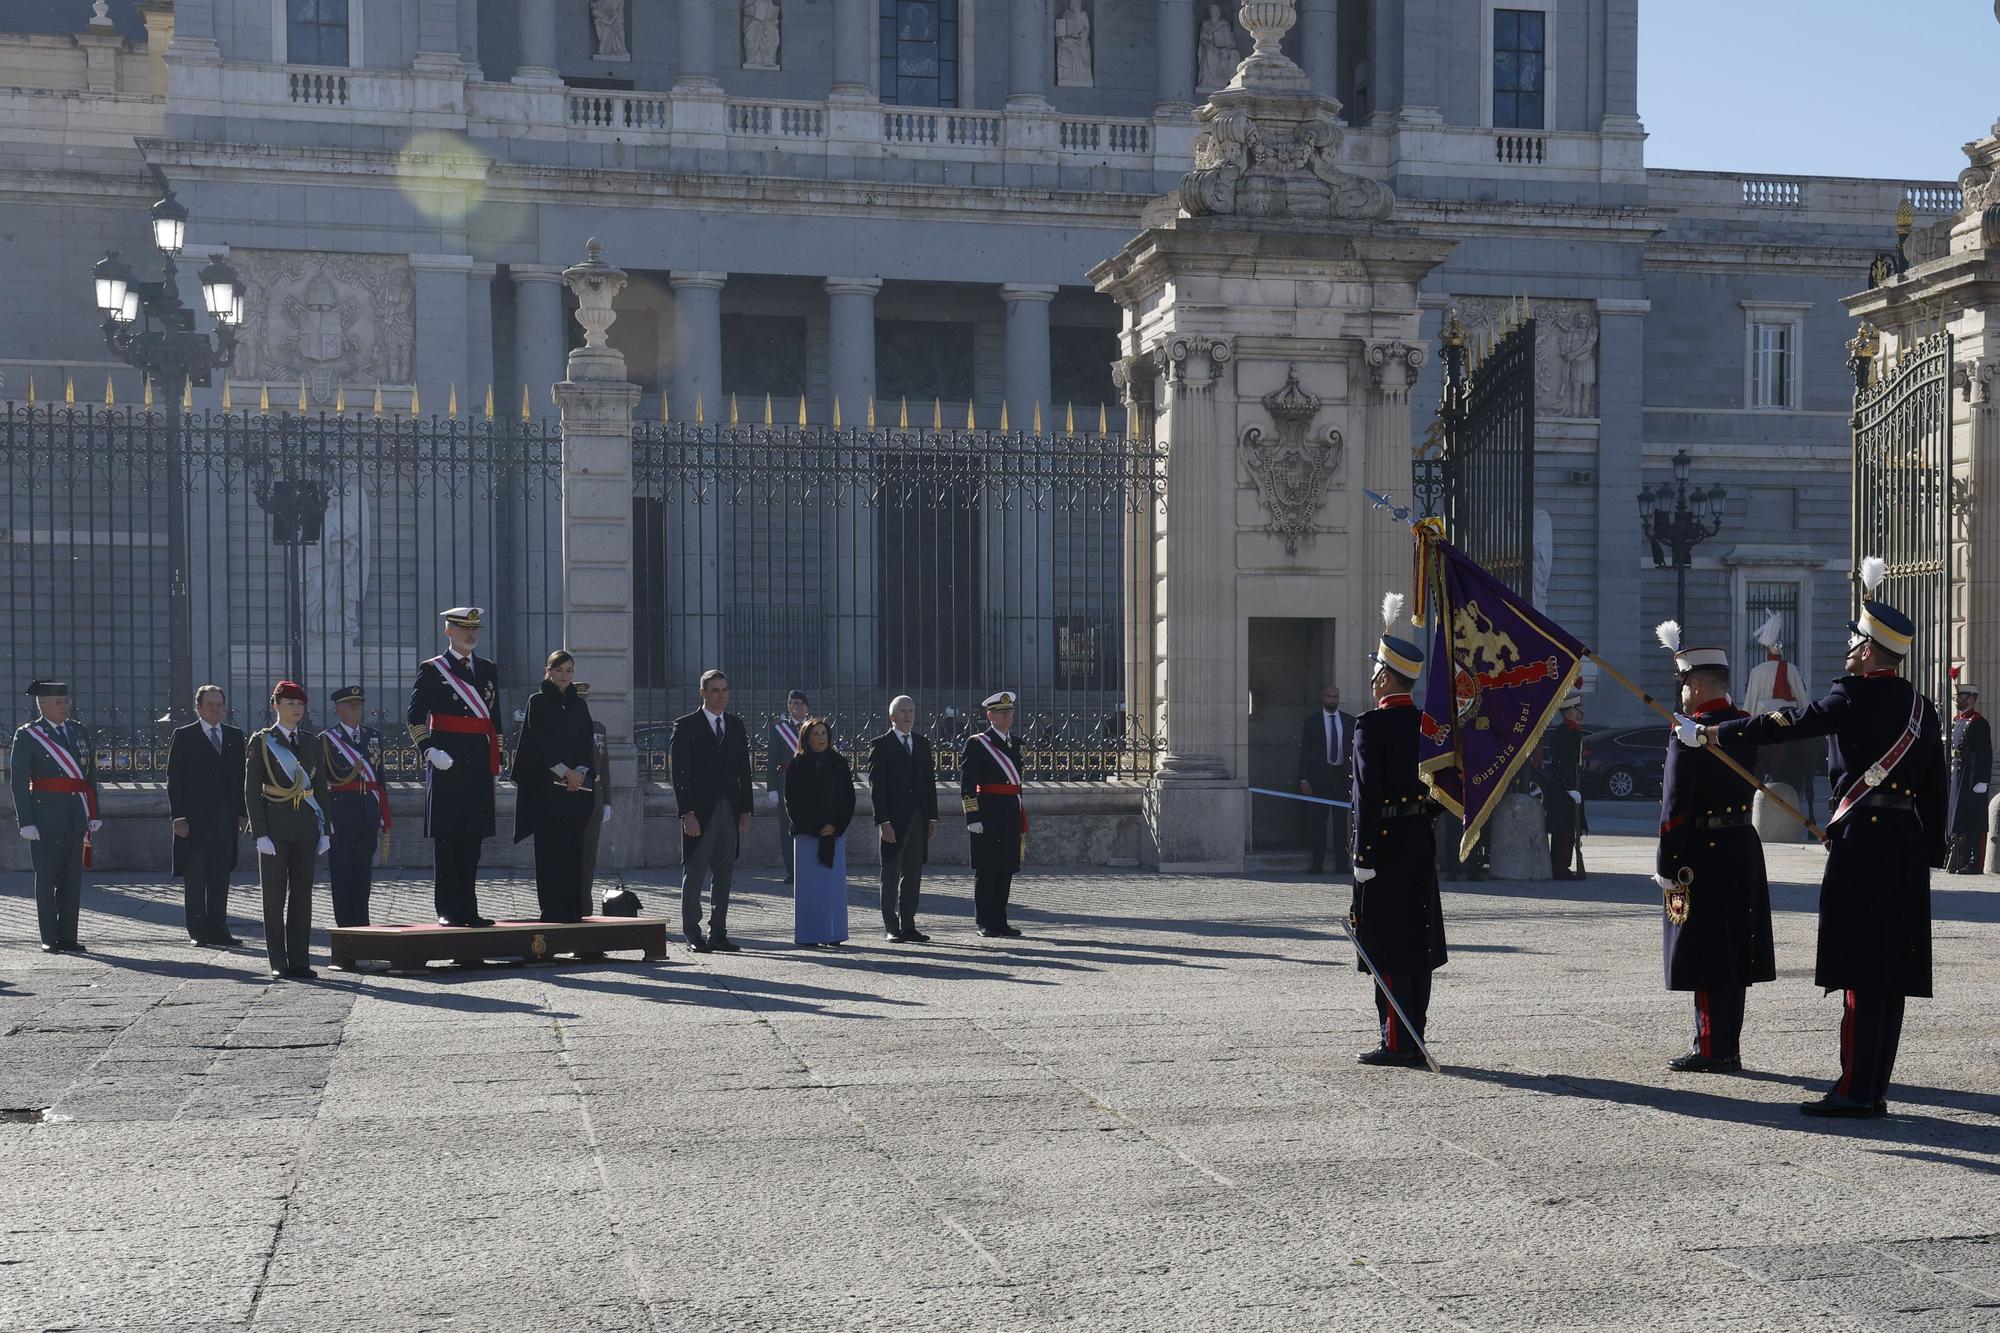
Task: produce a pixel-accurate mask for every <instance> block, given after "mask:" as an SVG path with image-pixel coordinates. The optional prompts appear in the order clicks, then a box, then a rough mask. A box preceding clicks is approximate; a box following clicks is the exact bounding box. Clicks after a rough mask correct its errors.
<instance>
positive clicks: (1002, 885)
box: [958, 690, 1028, 939]
mask: <svg viewBox="0 0 2000 1333" xmlns="http://www.w3.org/2000/svg"><path fill="white" fill-rule="evenodd" d="M1014 704H1015V698H1014V693H1013V691H1011V690H1001V691H999V692H997V693H995V694H992V695H989V696H987V699H986V721H987V723H988V724H989V725H988V726H987V728H986V730H984V731H975V732H973V733H972V735H970V736H968V737H967V738H966V741H965V749H964V751H963V752H962V753H961V754H960V756H959V762H958V775H959V778H958V792H959V799H960V804H962V805H963V806H964V808H965V832H966V835H967V837H968V838H969V840H970V841H971V843H972V914H973V916H974V918H975V919H976V920H977V921H978V923H979V933H980V934H981V935H984V936H987V937H988V938H1002V939H1013V938H1016V937H1018V936H1019V935H1020V933H1021V932H1020V931H1019V930H1018V929H1016V928H1015V927H1014V926H1012V925H1010V924H1009V923H1008V921H1007V903H1008V900H1009V899H1010V898H1012V897H1013V893H1014V876H1015V874H1017V873H1018V872H1019V871H1020V869H1021V854H1022V852H1023V851H1024V850H1025V848H1026V846H1027V841H1028V814H1027V810H1026V808H1025V807H1024V806H1023V805H1022V804H1021V742H1020V740H1019V739H1018V738H1017V737H1015V735H1014Z"/></svg>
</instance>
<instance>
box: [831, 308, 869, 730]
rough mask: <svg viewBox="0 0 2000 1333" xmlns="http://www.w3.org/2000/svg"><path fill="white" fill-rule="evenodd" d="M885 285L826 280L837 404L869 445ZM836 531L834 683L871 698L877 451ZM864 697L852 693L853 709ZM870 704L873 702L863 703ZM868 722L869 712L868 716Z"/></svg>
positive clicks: (853, 487) (862, 460)
mask: <svg viewBox="0 0 2000 1333" xmlns="http://www.w3.org/2000/svg"><path fill="white" fill-rule="evenodd" d="M881 290H882V280H881V279H880V278H828V279H827V280H826V305H827V339H828V343H829V347H830V350H831V352H832V358H831V359H832V362H833V365H832V367H831V369H832V379H833V397H834V399H835V401H837V402H838V403H839V404H840V421H841V426H842V428H843V430H844V431H845V432H852V433H854V438H856V439H857V440H858V439H862V438H865V436H866V431H867V428H868V404H869V403H870V402H872V401H873V400H874V398H875V294H876V293H877V292H879V291H881ZM844 482H845V484H844V485H843V486H842V488H841V494H840V507H839V510H838V511H837V513H838V517H837V519H836V524H837V526H836V530H835V532H834V533H833V540H834V552H835V556H836V558H835V559H833V560H831V561H829V562H828V563H827V566H826V577H825V578H824V580H823V582H822V586H823V588H824V590H825V591H824V597H825V599H826V605H828V606H830V607H832V608H833V609H834V635H833V655H834V661H833V666H834V679H835V680H837V681H838V682H839V683H840V684H841V685H843V686H847V687H850V688H851V689H853V690H857V691H865V690H866V689H868V688H869V687H871V686H873V685H875V684H876V683H877V682H876V658H877V652H876V644H877V637H876V635H877V628H878V624H877V622H878V620H879V618H880V616H881V596H880V592H879V587H878V580H879V577H880V575H879V568H880V559H879V557H880V542H881V533H880V528H879V525H878V523H877V519H878V517H879V511H878V510H877V509H876V507H875V505H874V503H873V501H874V497H875V494H876V486H875V459H874V455H873V453H872V452H870V451H867V450H863V449H856V450H854V451H853V454H852V469H851V472H850V475H849V476H847V477H846V478H844ZM857 698H859V695H858V694H851V695H849V697H848V700H847V702H848V703H849V704H850V705H852V704H853V703H854V701H855V700H856V699H857ZM862 702H863V703H866V702H867V701H866V700H862ZM863 715H864V716H865V715H866V714H865V713H864V714H863Z"/></svg>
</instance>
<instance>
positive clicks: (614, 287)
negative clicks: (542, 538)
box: [555, 239, 644, 870]
mask: <svg viewBox="0 0 2000 1333" xmlns="http://www.w3.org/2000/svg"><path fill="white" fill-rule="evenodd" d="M587 253H588V256H589V257H588V258H587V259H586V260H585V262H583V263H581V264H578V265H576V266H574V267H573V268H570V269H568V270H566V271H565V272H564V274H563V281H564V282H566V283H567V284H568V285H569V288H570V290H571V291H572V292H574V293H576V297H577V307H578V309H577V319H578V322H579V323H581V324H582V325H583V327H584V345H583V346H582V347H579V348H577V349H576V350H575V351H573V352H571V353H570V354H569V375H568V378H567V379H565V380H564V381H563V382H562V383H560V384H558V385H556V386H555V394H556V402H557V403H558V405H559V406H560V407H561V410H562V434H563V440H562V459H563V486H562V497H563V503H562V530H563V645H564V646H565V647H566V648H568V649H569V651H570V652H571V653H573V654H575V655H576V674H577V679H579V680H583V681H588V682H589V683H590V712H591V716H592V717H593V718H595V719H596V720H597V721H599V722H601V723H603V724H604V733H605V735H604V739H605V750H606V754H607V756H608V758H609V759H610V763H611V780H612V790H613V791H614V792H616V793H617V795H616V796H615V797H614V798H613V805H612V809H613V811H614V814H613V816H612V823H611V827H609V828H607V829H606V830H605V831H604V837H603V840H602V841H601V843H600V844H599V846H600V851H599V857H600V862H599V863H600V865H602V866H604V867H605V868H606V869H614V870H615V869H621V868H623V867H625V866H629V865H636V864H637V863H638V857H639V852H640V821H641V816H642V813H643V805H644V802H643V800H642V799H641V788H640V786H639V762H638V753H637V751H636V750H634V748H633V745H632V722H633V685H634V678H633V674H634V673H633V632H632V627H633V616H634V614H635V613H636V611H637V608H636V607H635V606H634V604H633V600H632V409H633V408H634V407H635V406H637V404H638V402H639V386H638V385H636V384H633V383H631V382H629V381H628V380H627V379H626V376H625V358H624V356H623V355H621V354H620V353H619V352H618V351H617V349H615V348H613V347H611V346H610V345H609V344H608V343H607V342H606V341H605V333H606V331H607V330H608V329H609V328H610V327H611V324H612V322H613V321H614V320H615V319H616V317H617V316H616V312H615V311H614V310H613V309H612V300H613V298H614V297H615V296H616V295H617V294H618V292H619V291H620V290H621V289H622V288H623V287H624V285H625V274H624V273H623V272H622V271H620V270H619V269H616V268H613V267H611V266H610V265H609V264H606V263H605V262H604V260H603V252H602V250H601V248H600V247H599V245H598V243H597V241H596V240H595V239H592V241H591V242H590V245H589V248H588V252H587Z"/></svg>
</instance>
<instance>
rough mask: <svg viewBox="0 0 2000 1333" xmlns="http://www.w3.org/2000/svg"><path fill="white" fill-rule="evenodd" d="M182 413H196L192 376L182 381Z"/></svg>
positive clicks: (32, 383)
mask: <svg viewBox="0 0 2000 1333" xmlns="http://www.w3.org/2000/svg"><path fill="white" fill-rule="evenodd" d="M28 383H29V387H30V388H33V387H34V381H32V380H30V381H29V382H28ZM181 411H183V412H192V411H194V376H192V375H190V376H188V377H187V378H186V379H183V380H182V381H181Z"/></svg>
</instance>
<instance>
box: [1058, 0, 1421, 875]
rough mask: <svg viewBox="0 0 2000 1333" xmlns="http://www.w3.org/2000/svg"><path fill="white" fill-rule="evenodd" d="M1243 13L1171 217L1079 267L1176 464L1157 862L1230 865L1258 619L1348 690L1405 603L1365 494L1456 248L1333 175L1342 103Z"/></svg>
mask: <svg viewBox="0 0 2000 1333" xmlns="http://www.w3.org/2000/svg"><path fill="white" fill-rule="evenodd" d="M1242 18H1243V22H1244V24H1245V26H1246V27H1248V28H1249V29H1250V32H1251V35H1252V36H1253V37H1254V38H1256V49H1255V50H1254V51H1252V53H1251V55H1250V57H1249V58H1248V59H1247V60H1246V61H1244V63H1243V65H1242V66H1241V67H1240V68H1239V70H1238V72H1237V77H1236V79H1235V81H1234V82H1233V83H1232V84H1231V86H1229V87H1227V88H1224V89H1221V90H1220V91H1218V92H1216V93H1215V94H1214V96H1213V98H1212V99H1211V100H1210V102H1209V103H1208V105H1206V106H1204V107H1202V108H1201V109H1200V110H1199V111H1198V112H1197V113H1196V116H1197V118H1198V119H1199V120H1200V121H1201V123H1202V126H1203V129H1202V132H1201V134H1200V136H1199V137H1198V138H1197V139H1196V141H1195V160H1194V167H1195V169H1194V170H1193V171H1192V172H1190V173H1189V174H1188V175H1187V177H1186V178H1185V179H1184V180H1183V182H1182V185H1181V189H1180V191H1179V194H1178V196H1176V197H1174V198H1173V199H1171V200H1169V201H1162V203H1161V204H1156V205H1155V206H1154V209H1153V212H1154V213H1155V215H1159V214H1163V213H1165V212H1166V211H1167V209H1166V207H1164V205H1165V204H1169V203H1170V204H1172V205H1174V207H1173V210H1172V212H1173V215H1172V216H1171V217H1170V218H1168V219H1166V220H1164V221H1162V222H1160V223H1159V224H1158V225H1155V226H1152V227H1150V228H1148V229H1147V230H1146V231H1144V232H1142V233H1141V234H1140V235H1138V236H1137V237H1135V238H1134V239H1133V240H1132V241H1131V242H1129V243H1128V244H1127V245H1126V246H1125V248H1124V249H1123V250H1122V251H1120V252H1119V253H1118V255H1116V256H1115V257H1113V258H1111V259H1109V260H1106V261H1105V262H1104V263H1102V264H1100V265H1098V266H1097V267H1096V268H1095V269H1093V270H1092V271H1091V274H1090V277H1091V280H1092V281H1093V282H1094V283H1095V284H1096V285H1097V288H1098V290H1099V291H1102V292H1105V293H1107V294H1109V295H1111V296H1112V297H1113V298H1114V299H1116V300H1117V301H1118V303H1119V304H1120V305H1121V306H1122V307H1123V308H1124V310H1125V321H1124V331H1123V334H1122V337H1123V344H1124V345H1123V349H1122V350H1123V352H1124V360H1123V361H1122V362H1121V366H1120V371H1121V376H1122V378H1123V379H1124V381H1125V382H1126V384H1127V385H1128V386H1129V388H1130V390H1131V392H1132V395H1133V397H1134V399H1135V403H1134V407H1135V411H1134V412H1133V417H1134V418H1135V420H1143V418H1144V417H1145V415H1146V408H1147V407H1148V406H1150V407H1151V409H1152V410H1153V412H1154V413H1155V418H1154V423H1153V428H1154V432H1155V438H1156V439H1157V440H1158V441H1160V443H1161V444H1162V445H1163V446H1164V447H1165V450H1166V452H1167V455H1168V464H1167V497H1166V503H1165V506H1164V510H1163V515H1162V517H1161V519H1160V535H1159V538H1158V544H1157V573H1158V580H1159V597H1158V600H1157V605H1158V607H1159V615H1160V620H1159V623H1158V625H1157V627H1155V626H1152V625H1142V626H1135V627H1130V628H1129V629H1128V633H1127V638H1126V641H1127V643H1128V645H1130V646H1131V648H1132V649H1134V650H1136V651H1139V652H1142V653H1144V654H1145V655H1146V662H1147V664H1148V665H1149V666H1150V670H1140V669H1133V670H1128V682H1131V681H1136V682H1139V683H1141V684H1150V685H1151V687H1152V690H1153V698H1154V699H1156V700H1157V712H1156V715H1157V716H1158V717H1159V719H1160V722H1161V726H1162V728H1163V733H1164V736H1163V739H1164V746H1165V753H1164V757H1163V758H1162V761H1161V763H1160V766H1159V769H1158V772H1157V773H1156V775H1155V777H1154V779H1153V781H1152V783H1151V784H1150V787H1149V791H1148V799H1147V802H1146V827H1147V834H1148V844H1147V846H1146V847H1145V849H1144V854H1145V859H1146V860H1147V862H1148V864H1152V865H1156V866H1158V867H1160V868H1162V869H1176V870H1231V869H1238V868H1240V867H1241V866H1242V865H1243V863H1244V853H1245V850H1246V846H1247V840H1248V831H1249V824H1250V821H1249V802H1250V795H1249V792H1248V774H1247V758H1248V744H1249V720H1248V698H1249V671H1248V656H1249V653H1248V648H1249V642H1248V640H1249V632H1250V622H1251V620H1252V619H1253V618H1259V617H1271V618H1286V617H1294V618H1309V619H1314V620H1318V621H1321V622H1327V621H1331V622H1332V624H1333V628H1334V636H1333V641H1334V643H1335V644H1336V649H1335V651H1336V661H1335V663H1334V666H1335V668H1336V673H1337V678H1338V679H1340V680H1341V681H1342V683H1343V684H1344V685H1351V686H1357V687H1358V686H1359V685H1360V684H1361V682H1364V681H1365V680H1366V670H1365V662H1364V661H1363V655H1364V654H1365V653H1366V652H1367V651H1368V649H1369V648H1370V647H1372V645H1373V643H1374V640H1375V636H1376V634H1377V632H1378V630H1379V628H1380V621H1379V619H1378V612H1377V610H1376V608H1377V607H1379V606H1380V604H1381V600H1382V594H1383V593H1384V592H1387V591H1397V592H1407V591H1409V589H1408V583H1409V566H1410V560H1409V536H1408V534H1407V532H1405V531H1403V530H1401V529H1399V528H1398V527H1397V526H1396V525H1395V524H1394V523H1393V522H1391V521H1390V520H1388V519H1387V518H1384V517H1382V516H1380V515H1377V514H1374V513H1371V512H1370V511H1369V508H1368V505H1367V502H1366V501H1365V500H1364V499H1363V498H1362V496H1361V492H1362V490H1363V489H1364V488H1370V487H1372V488H1377V489H1383V490H1391V491H1396V492H1398V493H1401V494H1404V495H1407V493H1408V490H1409V483H1410V447H1409V446H1410V417H1409V404H1408V394H1409V389H1410V386H1411V384H1412V383H1413V381H1414V378H1415V373H1416V370H1417V368H1418V367H1419V366H1421V365H1422V364H1423V362H1424V359H1425V355H1426V353H1425V351H1424V348H1423V344H1422V343H1421V341H1420V339H1419V336H1418V333H1417V323H1418V308H1417V284H1418V283H1419V282H1421V281H1422V280H1423V279H1424V277H1425V276H1426V275H1427V274H1429V273H1430V272H1431V270H1433V269H1434V268H1436V267H1437V266H1438V265H1439V264H1441V263H1442V262H1444V259H1445V257H1446V256H1447V255H1448V254H1449V253H1450V251H1451V247H1452V243H1451V242H1449V241H1443V240H1437V239H1433V238H1429V237H1424V236H1420V235H1418V234H1417V233H1416V231H1415V230H1414V229H1412V228H1409V227H1405V226H1401V225H1398V224H1396V223H1395V222H1393V221H1392V220H1391V215H1392V213H1393V211H1394V207H1395V200H1394V198H1393V197H1392V196H1391V195H1390V193H1389V191H1388V189H1387V188H1385V187H1384V186H1383V185H1381V184H1380V183H1378V182H1376V181H1373V180H1370V179H1367V178H1364V177H1361V176H1357V175H1354V174H1352V173H1350V172H1348V171H1345V170H1343V169H1342V168H1341V167H1340V166H1339V164H1338V160H1339V149H1340V142H1341V136H1342V132H1343V125H1342V122H1341V120H1340V103H1338V102H1337V101H1335V100H1334V99H1333V98H1331V97H1328V96H1325V95H1323V94H1321V93H1318V92H1315V91H1314V89H1313V87H1312V84H1311V81H1310V80H1309V79H1308V78H1307V76H1306V74H1305V73H1304V72H1303V71H1301V70H1300V69H1299V67H1298V66H1297V65H1295V64H1293V63H1292V62H1291V60H1289V59H1288V58H1286V56H1285V55H1284V54H1283V52H1282V51H1281V50H1280V47H1279V42H1280V39H1281V38H1282V37H1283V36H1284V33H1285V31H1286V30H1287V29H1289V28H1290V27H1291V26H1292V23H1293V21H1294V19H1295V15H1294V13H1293V6H1292V5H1291V4H1289V3H1264V4H1257V5H1246V6H1244V7H1243V10H1242ZM1149 382H1150V385H1151V389H1150V391H1148V389H1147V388H1146V386H1147V384H1148V383H1149ZM1154 604H1155V603H1154V602H1153V601H1152V600H1151V599H1145V598H1128V607H1130V608H1132V611H1134V612H1136V613H1138V614H1140V615H1145V614H1148V611H1147V610H1146V608H1149V607H1151V606H1153V605H1154ZM1310 669H1311V668H1310V665H1309V664H1303V663H1302V664H1301V670H1302V671H1305V670H1310ZM1356 693H1357V694H1360V693H1361V691H1360V690H1359V689H1358V688H1357V689H1356ZM1144 699H1145V696H1144V695H1141V694H1139V693H1138V692H1136V691H1135V692H1134V698H1133V699H1132V703H1133V705H1134V706H1135V707H1137V706H1138V705H1139V704H1140V703H1141V702H1142V700H1144Z"/></svg>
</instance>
